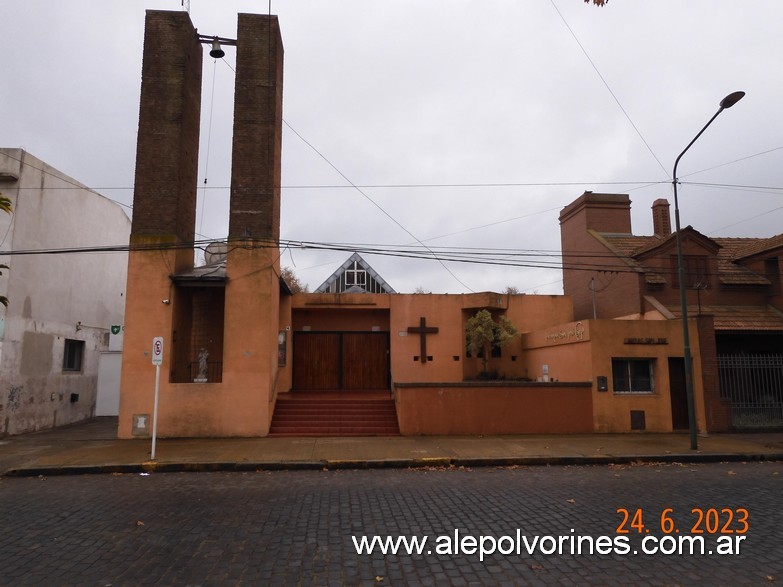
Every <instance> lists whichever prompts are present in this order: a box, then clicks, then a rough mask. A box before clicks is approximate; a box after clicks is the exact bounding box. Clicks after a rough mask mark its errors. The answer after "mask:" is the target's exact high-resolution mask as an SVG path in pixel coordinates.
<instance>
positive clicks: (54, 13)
mask: <svg viewBox="0 0 783 587" xmlns="http://www.w3.org/2000/svg"><path fill="white" fill-rule="evenodd" d="M269 6H270V3H269V2H268V1H262V2H259V1H256V2H249V1H245V2H240V1H229V0H221V1H219V2H218V1H214V0H192V1H191V2H190V14H191V18H192V20H193V23H194V25H195V26H196V27H197V28H198V30H199V32H200V33H202V34H207V35H219V36H223V37H232V38H235V35H236V14H237V13H238V12H256V13H264V14H266V13H267V12H268V10H269ZM147 8H154V9H165V10H174V11H179V10H182V3H181V0H165V1H164V0H160V1H155V0H147V1H145V2H141V1H135V0H122V1H120V0H112V1H110V0H80V1H76V0H67V1H60V2H51V1H44V0H5V1H4V2H3V3H2V6H1V7H0V23H1V24H0V30H2V33H3V34H2V39H3V44H4V56H3V59H2V60H0V106H2V110H1V111H2V116H1V117H0V146H4V147H23V148H24V149H26V150H27V151H29V152H30V153H31V154H33V155H34V156H36V157H38V158H40V159H42V160H44V161H46V162H47V163H49V164H51V165H53V166H54V167H56V168H58V169H60V170H61V171H63V172H65V173H67V174H68V175H70V176H72V177H74V178H75V179H77V180H79V181H81V182H82V183H85V184H87V185H89V186H91V187H94V188H95V189H97V190H98V191H100V192H101V193H102V194H104V195H106V196H108V197H110V198H112V199H115V200H117V201H118V202H121V203H123V204H125V205H128V206H130V205H132V203H133V190H132V186H133V177H134V164H135V161H134V159H135V148H136V132H137V123H138V109H139V87H140V77H141V59H142V44H143V35H144V11H145V9H147ZM271 11H272V13H273V14H277V15H278V16H279V19H280V27H281V30H282V36H283V43H284V46H285V74H284V77H285V81H284V99H283V117H284V119H285V121H286V123H287V124H288V125H289V126H285V127H284V130H283V191H282V197H283V205H282V223H281V238H282V239H285V240H291V241H310V242H320V243H354V244H358V245H362V246H367V245H372V246H373V247H381V248H385V249H388V248H393V247H399V246H403V245H416V247H417V248H418V249H419V250H424V249H423V248H422V245H420V244H418V243H416V241H417V240H418V241H421V242H423V243H424V244H426V245H427V247H429V248H430V249H432V250H433V251H435V252H436V253H437V252H441V251H444V250H453V249H456V248H485V249H492V250H497V249H500V250H505V254H504V256H501V255H500V252H496V253H494V254H493V255H491V258H492V259H493V260H498V261H502V262H512V263H518V262H519V261H520V260H522V262H524V263H526V264H528V265H532V267H506V266H502V265H488V264H476V263H472V264H464V263H453V262H452V263H446V268H444V267H443V266H442V265H441V264H439V263H438V262H437V261H430V260H416V259H408V258H399V257H392V256H379V255H365V258H366V259H367V261H368V262H369V263H370V264H371V265H372V266H373V267H374V268H375V269H376V270H377V271H378V272H379V273H380V274H381V275H382V276H383V278H384V279H385V280H386V281H387V282H388V283H389V284H390V285H391V286H392V287H394V288H395V289H396V290H397V291H398V292H412V291H413V290H414V289H416V288H422V289H424V290H425V291H432V292H436V293H441V292H448V293H461V292H466V291H470V290H473V291H486V290H494V291H501V290H503V289H505V288H506V287H507V286H514V287H516V288H518V289H519V290H520V291H523V292H527V293H555V294H558V293H562V280H561V275H560V271H559V270H557V269H545V268H542V267H541V266H542V265H552V264H554V265H557V263H558V262H559V259H558V257H557V256H553V255H556V254H557V253H559V250H560V236H559V225H558V213H559V211H560V209H561V208H562V207H563V206H565V205H567V204H568V203H570V202H571V201H573V200H574V199H575V198H577V197H578V196H579V195H581V194H582V193H583V192H584V191H585V190H592V191H595V192H599V191H601V192H612V193H628V194H629V195H630V197H631V200H632V209H633V228H634V232H635V233H636V234H651V233H652V215H651V212H650V206H651V205H652V202H653V201H654V200H655V199H657V198H661V197H663V198H669V200H670V201H672V190H671V170H672V166H673V163H674V159H675V158H676V156H677V155H678V154H679V153H680V152H681V151H682V150H683V149H684V148H685V146H686V145H687V144H688V142H689V141H690V140H691V139H692V138H693V137H694V136H695V134H696V133H697V132H698V131H699V130H700V129H701V127H702V126H703V125H704V124H705V123H706V122H707V121H708V120H709V118H710V117H711V116H712V115H713V114H714V113H715V112H716V111H717V109H718V103H719V102H720V100H721V99H722V98H723V97H724V96H725V95H727V94H729V93H731V92H733V91H735V90H743V91H745V92H747V96H746V97H745V98H744V99H743V100H742V101H741V102H739V103H738V104H737V105H736V106H735V107H733V108H732V109H730V110H726V111H724V112H723V113H722V114H721V116H720V117H718V119H717V120H716V121H715V122H714V124H713V125H712V126H711V127H710V129H709V130H708V131H707V132H706V133H705V134H704V135H703V136H702V137H701V138H700V139H699V141H698V142H697V143H696V144H695V145H694V146H693V147H692V149H691V150H690V151H689V152H688V154H687V155H686V156H685V157H684V158H683V160H682V161H681V163H680V167H679V176H680V178H681V180H682V181H683V182H699V183H705V184H717V185H711V186H702V185H691V184H690V183H683V184H682V186H681V188H680V190H679V194H680V203H681V215H682V221H683V225H687V224H691V225H693V226H694V227H695V228H696V229H697V230H699V231H701V232H702V233H704V234H707V235H708V236H771V235H774V234H778V233H780V232H783V228H781V226H783V198H781V195H782V194H783V191H782V190H783V117H782V116H781V108H782V107H783V75H781V65H782V64H783V37H781V33H780V25H781V23H783V2H781V1H780V0H757V1H755V2H752V3H751V2H741V1H737V0H688V1H687V2H684V1H683V0H611V2H609V4H608V5H607V6H606V7H604V8H598V7H595V6H593V5H588V4H584V3H583V2H582V0H538V1H535V2H534V1H531V0H527V1H525V0H481V1H478V0H474V1H467V0H410V1H405V0H395V1H385V0H373V1H372V2H370V1H367V0H351V1H349V0H272V2H271ZM206 51H207V48H205V52H206ZM234 57H235V53H234V49H233V48H231V47H229V48H226V57H225V59H224V60H219V61H217V62H215V60H213V59H212V58H210V57H209V56H208V55H207V54H206V53H205V59H204V81H203V98H202V126H201V139H202V140H201V151H200V161H201V163H200V171H199V186H203V184H204V179H205V178H206V179H207V186H208V188H209V189H206V190H205V189H202V188H201V187H200V188H199V191H198V198H199V206H200V208H199V213H198V218H197V226H196V231H197V232H198V233H199V234H200V235H203V237H202V238H207V237H208V238H216V239H219V238H224V237H225V236H226V233H227V224H228V222H227V218H228V198H229V191H228V186H229V183H230V166H231V125H232V116H233V112H232V108H233V78H234V73H233V71H232V69H231V68H233V67H234ZM223 61H225V62H223ZM213 79H214V83H213ZM292 129H294V130H295V131H296V132H294V131H293V130H292ZM296 133H298V134H299V135H301V137H302V138H304V139H305V140H306V141H307V143H309V144H310V145H311V146H309V145H308V144H307V143H305V142H304V141H303V140H302V139H301V138H300V137H299V136H297V134H296ZM319 153H320V154H319ZM332 166H333V167H332ZM335 168H336V169H338V170H339V173H338V171H336V170H335ZM341 174H342V175H341ZM345 178H348V180H349V181H350V182H352V183H353V184H356V185H357V186H371V187H361V191H359V190H357V189H354V188H351V187H347V188H346V187H338V186H348V185H349V184H348V181H347V180H346V179H345ZM498 184H503V185H498ZM399 186H405V187H399ZM434 186H438V187H434ZM736 186H748V187H736ZM126 210H127V208H126ZM412 235H413V236H412ZM62 244H63V246H68V245H69V244H70V243H62ZM106 244H116V243H106ZM520 251H521V252H525V253H526V256H525V257H519V256H515V253H519V252H520ZM531 251H532V252H533V253H532V254H531V253H530V252H531ZM441 254H445V253H443V252H442V253H441ZM349 255H350V252H340V251H338V252H322V251H314V250H312V249H304V250H303V249H300V248H297V247H294V248H291V249H289V250H287V251H285V252H284V253H283V257H282V263H283V264H284V265H288V266H291V267H292V268H294V270H295V272H296V273H297V275H298V276H299V277H300V279H301V280H302V281H303V282H305V283H307V284H309V286H310V289H311V290H312V289H314V288H315V287H317V286H318V285H319V284H320V283H321V282H322V281H323V280H324V279H326V278H327V277H328V276H329V275H330V274H331V273H332V272H333V271H334V270H335V269H336V268H337V267H338V266H339V265H340V264H341V263H342V262H343V261H344V260H345V259H347V257H348V256H349Z"/></svg>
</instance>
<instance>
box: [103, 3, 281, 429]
mask: <svg viewBox="0 0 783 587" xmlns="http://www.w3.org/2000/svg"><path fill="white" fill-rule="evenodd" d="M202 39H203V37H202ZM204 50H205V49H204V45H203V44H202V42H201V41H200V39H199V35H198V32H197V31H196V29H195V28H194V27H193V24H192V22H191V20H190V16H189V15H188V14H187V13H185V12H169V11H158V10H148V11H147V13H146V20H145V35H144V57H143V64H142V82H141V103H140V109H139V133H138V139H137V150H136V177H135V188H134V200H133V204H134V208H133V219H132V226H131V240H130V242H131V247H132V250H131V252H130V254H129V260H128V283H127V299H126V314H125V336H124V353H123V368H122V379H121V392H120V419H119V431H118V434H119V436H120V437H121V438H131V437H134V436H147V435H149V433H150V432H151V430H148V429H145V427H144V425H146V424H147V423H148V422H149V420H147V417H148V416H149V415H151V414H152V412H153V395H154V394H153V387H154V371H153V370H152V367H151V359H150V347H151V342H152V338H153V337H155V336H163V337H164V340H165V347H164V358H163V364H162V366H161V384H160V400H159V417H158V435H159V436H161V437H166V436H169V437H177V436H263V435H266V434H267V432H268V429H269V421H270V418H271V413H270V409H271V408H270V403H271V397H272V394H273V391H274V389H273V388H274V384H275V380H276V376H277V334H278V324H279V321H280V317H279V315H280V310H279V303H280V292H279V288H280V284H279V273H280V267H279V253H278V242H279V235H280V176H281V172H280V161H281V149H282V147H281V145H282V94H283V44H282V39H281V35H280V28H279V24H278V20H277V17H276V16H266V15H255V14H240V15H239V16H238V29H237V40H236V85H235V98H234V100H235V101H234V128H233V132H234V136H233V148H232V169H231V174H232V177H231V197H230V215H229V232H228V239H229V243H228V255H227V258H226V266H225V273H223V274H220V273H219V272H218V273H219V274H220V275H222V280H213V281H211V282H210V283H209V284H206V283H199V282H194V281H193V280H192V279H191V280H190V281H189V284H188V286H187V287H185V286H183V282H184V281H186V280H183V279H181V277H182V276H188V275H193V274H194V271H193V269H194V268H193V259H194V249H193V242H194V240H195V225H196V189H197V181H198V145H199V130H200V128H199V125H200V115H201V77H202V64H203V52H204ZM205 332H206V334H204V333H205ZM199 336H201V337H202V338H201V339H199V338H198V337H199ZM203 340H208V341H209V344H210V345H212V346H211V347H210V348H209V354H210V360H211V361H213V362H214V363H215V364H219V365H220V376H212V375H211V374H210V377H209V378H208V380H207V381H206V382H203V378H199V380H200V381H201V382H199V383H195V382H194V378H193V377H192V376H191V375H190V372H189V371H187V370H185V371H183V368H182V365H187V364H190V365H192V364H193V358H194V356H197V355H198V352H199V350H200V349H199V345H202V344H203V345H206V344H207V343H205V342H202V341H203ZM194 341H195V342H194ZM188 361H189V363H188ZM151 377H152V379H151ZM140 424H142V426H140Z"/></svg>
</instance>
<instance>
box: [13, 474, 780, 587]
mask: <svg viewBox="0 0 783 587" xmlns="http://www.w3.org/2000/svg"><path fill="white" fill-rule="evenodd" d="M782 488H783V463H747V464H745V463H732V464H715V465H676V464H674V465H636V466H628V465H626V466H594V467H576V466H574V467H532V468H524V467H520V468H497V469H492V468H488V469H475V470H466V469H446V470H443V469H419V470H374V471H349V470H346V471H278V472H256V473H177V474H162V473H158V474H151V475H90V476H71V477H41V478H18V479H17V478H3V479H0V503H2V504H3V506H2V511H0V527H2V533H1V534H0V569H2V570H0V583H2V585H9V586H10V585H14V586H16V585H42V584H48V585H141V584H145V585H150V584H157V585H239V584H242V585H536V584H541V585H548V584H591V585H622V584H639V585H696V584H699V585H764V584H770V583H771V582H775V581H777V582H781V581H783V559H782V557H781V556H780V553H781V537H782V536H783V532H782V531H781V528H783V516H781V513H780V508H781V498H780V496H781V489H782ZM620 508H625V509H626V510H627V511H628V512H629V515H628V519H627V520H626V521H625V523H624V524H623V514H622V513H618V512H617V510H618V509H620ZM666 508H672V511H671V512H666V513H665V512H664V510H665V509H666ZM694 508H696V509H697V510H701V511H703V512H707V510H709V509H710V508H716V510H717V513H716V514H715V515H714V516H713V515H711V514H705V516H704V519H703V520H701V521H699V520H698V519H697V517H698V516H699V513H698V512H695V513H692V510H693V509H694ZM742 508H744V509H746V510H747V511H748V518H747V525H748V531H747V533H746V534H743V535H742V536H744V540H743V541H741V542H737V541H736V537H737V536H738V534H736V532H737V531H741V530H742V526H743V524H744V523H743V522H742V521H741V518H742V517H743V515H742V514H741V513H740V510H741V509H742ZM639 509H641V510H642V513H643V516H642V519H641V520H640V519H638V518H637V519H635V520H634V519H633V518H634V515H635V514H636V512H637V510H639ZM724 509H726V510H729V511H723V512H722V510H724ZM662 514H664V516H663V517H662ZM729 516H732V519H731V520H729ZM713 518H714V519H713ZM718 518H719V519H718ZM716 522H719V524H718V525H719V526H720V527H719V528H718V529H719V530H724V531H725V532H726V534H724V536H725V537H726V538H725V542H726V543H728V544H729V545H730V546H731V547H732V548H735V547H736V546H737V545H738V546H739V547H740V554H739V555H736V554H735V555H718V554H716V553H715V552H713V554H711V555H710V554H706V553H705V554H683V555H678V554H671V555H663V554H654V555H647V554H644V553H643V552H642V549H641V546H642V540H643V538H644V537H648V536H649V537H658V538H660V537H662V536H663V534H662V525H663V526H664V528H666V527H668V529H669V530H674V529H675V528H676V532H674V531H673V532H672V533H671V534H670V536H672V537H674V536H677V533H681V534H682V535H691V534H692V528H693V526H694V525H696V529H703V530H705V531H707V530H710V529H711V527H713V528H712V529H715V528H714V526H715V523H716ZM641 524H644V527H642V526H641ZM667 524H673V526H666V525H667ZM621 525H622V529H625V530H628V531H629V534H618V533H617V530H618V526H621ZM639 530H641V533H639ZM455 531H457V532H458V533H459V537H460V538H459V539H458V540H457V543H458V546H459V548H460V549H461V550H460V552H459V553H456V552H455V551H454V548H455V547H454V535H455ZM518 531H519V534H518ZM648 531H649V532H648ZM374 535H378V536H382V537H385V536H392V537H398V536H405V537H411V536H421V537H424V536H426V537H427V540H428V542H427V544H426V547H425V548H424V549H423V550H422V554H412V555H408V554H405V553H404V552H403V551H402V550H401V551H399V552H398V554H397V555H391V554H389V555H386V556H384V555H383V554H381V553H380V552H375V553H373V554H372V555H367V554H362V555H359V554H357V552H356V548H355V547H354V542H353V540H352V536H355V537H356V539H357V540H360V539H361V537H363V536H367V537H368V538H370V539H371V537H372V536H374ZM465 536H469V537H470V536H472V537H476V539H477V540H480V537H481V536H492V537H494V539H496V540H497V539H499V538H500V537H501V536H508V537H509V538H507V539H503V540H500V541H499V542H497V543H496V545H497V546H498V547H500V550H504V551H508V550H509V549H511V548H512V542H513V540H514V539H515V537H516V539H518V537H519V536H524V537H525V538H526V539H527V540H528V541H529V542H528V543H523V544H522V546H521V552H519V554H517V551H516V550H514V551H513V552H510V553H509V554H500V553H499V552H495V553H494V554H489V555H487V556H484V557H483V558H484V560H483V561H481V560H480V556H479V553H478V552H473V553H472V554H470V553H469V552H470V550H471V549H470V545H471V542H470V539H468V540H467V542H465ZM545 536H552V537H555V538H554V539H543V537H545ZM558 536H565V537H566V538H565V539H564V540H565V542H564V543H562V545H561V549H563V552H564V553H563V554H558V553H557V552H555V553H554V554H544V552H548V551H550V550H551V547H552V546H553V545H554V541H555V540H557V537H558ZM579 536H591V537H593V538H595V539H597V538H598V537H599V536H608V537H609V539H607V540H609V541H610V542H609V544H610V546H611V545H612V544H615V542H612V541H615V540H616V539H617V538H618V537H621V536H626V537H627V544H628V547H627V550H628V554H624V555H623V554H617V551H615V552H614V553H612V554H598V552H593V553H592V554H590V552H589V549H588V548H587V547H586V546H585V547H583V552H582V554H581V555H579V554H571V547H570V546H569V540H571V539H572V538H574V537H579ZM439 537H440V538H439ZM446 537H448V538H446ZM535 537H541V538H540V539H541V542H540V543H538V544H537V546H538V547H539V548H538V550H536V551H535V552H534V554H532V555H531V554H528V552H527V550H526V546H525V544H530V545H532V541H533V540H534V539H535ZM704 537H705V543H706V544H707V546H708V548H709V549H710V550H713V548H714V547H715V545H716V537H715V536H713V535H710V534H704ZM448 541H451V551H450V552H451V554H437V553H436V549H438V552H443V549H444V548H446V544H447V542H448ZM648 542H649V541H648ZM674 542H675V540H674V538H670V539H668V541H667V542H660V543H658V542H657V541H656V542H655V543H653V542H650V545H652V546H656V545H657V544H660V546H661V548H663V549H668V548H669V547H670V546H672V544H673V543H674ZM483 544H484V545H485V546H491V545H492V541H491V540H490V539H485V541H484V543H483ZM595 544H598V542H596V543H595ZM513 548H516V546H513ZM634 551H636V552H638V554H633V552H634ZM428 552H429V553H430V554H427V553H428Z"/></svg>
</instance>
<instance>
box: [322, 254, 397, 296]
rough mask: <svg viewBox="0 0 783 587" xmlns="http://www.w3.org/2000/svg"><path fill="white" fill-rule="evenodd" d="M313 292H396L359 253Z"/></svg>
mask: <svg viewBox="0 0 783 587" xmlns="http://www.w3.org/2000/svg"><path fill="white" fill-rule="evenodd" d="M315 293H388V294H392V293H397V292H396V291H394V289H393V288H392V287H391V286H390V285H389V284H388V283H386V281H384V279H383V278H382V277H381V276H380V275H379V274H378V272H377V271H375V269H373V268H372V267H370V264H369V263H368V262H367V261H365V260H364V259H363V258H362V256H361V255H360V254H359V253H354V254H353V255H351V256H350V257H349V258H348V260H347V261H346V262H345V263H343V264H342V265H340V268H339V269H337V271H335V272H334V273H332V274H331V275H330V276H329V277H328V278H327V280H326V281H324V282H323V283H322V284H321V285H319V286H318V287H317V288H316V290H315Z"/></svg>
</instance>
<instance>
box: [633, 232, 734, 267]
mask: <svg viewBox="0 0 783 587" xmlns="http://www.w3.org/2000/svg"><path fill="white" fill-rule="evenodd" d="M687 241H693V242H695V243H696V244H698V245H699V246H701V247H702V248H704V249H706V250H707V251H709V252H710V253H711V254H713V255H717V254H718V251H719V250H720V249H721V245H719V244H718V243H717V242H715V241H714V240H713V239H711V238H710V237H708V236H706V235H704V234H702V233H700V232H699V231H698V230H696V229H695V228H693V227H692V226H686V227H685V228H683V229H682V242H683V243H685V242H687ZM676 243H677V233H676V232H673V233H671V234H670V235H668V236H667V237H666V238H664V239H662V240H659V241H657V242H653V243H651V244H650V245H649V246H646V247H642V248H640V249H638V250H636V251H634V252H633V257H634V258H635V259H645V258H649V257H655V256H656V255H659V254H661V252H663V251H665V250H666V249H669V248H671V247H674V246H676Z"/></svg>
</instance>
